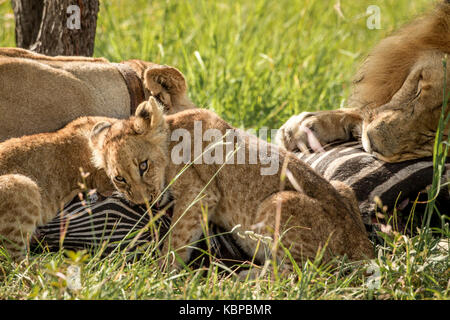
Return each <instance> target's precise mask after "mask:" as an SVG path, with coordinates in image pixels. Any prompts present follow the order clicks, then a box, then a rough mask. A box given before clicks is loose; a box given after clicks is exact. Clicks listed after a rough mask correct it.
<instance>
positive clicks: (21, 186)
mask: <svg viewBox="0 0 450 320" xmlns="http://www.w3.org/2000/svg"><path fill="white" fill-rule="evenodd" d="M40 219H41V195H40V192H39V187H38V186H37V184H36V183H35V182H34V181H33V180H31V179H30V178H28V177H26V176H23V175H19V174H8V175H3V176H0V243H1V244H3V246H4V247H5V248H6V249H7V250H8V252H9V254H10V255H11V257H12V258H13V259H19V258H21V257H23V256H24V254H25V249H26V245H27V243H28V241H29V238H30V237H31V236H32V234H33V232H34V231H35V229H36V226H37V224H38V223H39V221H40Z"/></svg>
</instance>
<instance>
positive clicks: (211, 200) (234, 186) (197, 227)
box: [91, 98, 373, 267]
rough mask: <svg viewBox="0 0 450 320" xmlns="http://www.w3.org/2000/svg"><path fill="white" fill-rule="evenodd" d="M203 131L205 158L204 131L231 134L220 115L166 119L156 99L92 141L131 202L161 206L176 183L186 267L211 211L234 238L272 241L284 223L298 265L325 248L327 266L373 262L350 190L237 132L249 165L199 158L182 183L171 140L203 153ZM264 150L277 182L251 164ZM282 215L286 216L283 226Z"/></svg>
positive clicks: (193, 113)
mask: <svg viewBox="0 0 450 320" xmlns="http://www.w3.org/2000/svg"><path fill="white" fill-rule="evenodd" d="M199 123H201V132H200V139H201V140H202V142H201V146H202V150H203V151H205V150H207V147H208V146H209V145H211V141H204V140H205V139H202V137H203V136H204V135H203V133H205V132H206V130H208V129H216V130H219V132H220V133H221V134H222V135H225V134H226V131H227V130H233V127H231V126H230V125H229V124H227V123H226V122H225V121H223V120H222V119H221V118H219V117H218V116H217V115H216V114H214V113H213V112H210V111H207V110H204V109H195V110H188V111H183V112H180V113H177V114H174V115H170V116H164V115H163V113H162V111H161V109H160V107H159V105H158V103H157V102H156V100H154V99H152V98H151V99H150V100H149V102H144V103H142V104H141V105H140V106H139V107H138V109H137V111H136V115H135V116H134V117H131V118H130V119H128V120H120V121H117V122H114V123H109V122H100V123H98V124H97V125H96V126H95V128H94V129H93V133H92V135H91V146H92V148H93V150H94V161H95V163H96V164H97V166H98V167H100V168H104V169H105V171H106V173H107V175H108V176H109V177H110V178H111V180H112V181H113V183H114V185H115V186H116V188H117V189H118V190H119V191H121V192H122V193H123V194H124V195H125V196H126V197H128V198H129V199H130V200H131V201H133V202H135V203H144V201H145V200H146V199H148V200H149V201H150V202H151V201H154V200H155V199H157V198H158V197H160V196H161V199H163V198H165V196H164V195H161V193H162V191H163V190H164V189H165V187H166V186H167V185H168V183H169V182H171V181H173V180H174V179H175V181H174V182H173V184H172V185H171V186H170V188H169V192H170V194H171V196H172V197H173V199H174V200H175V207H174V212H173V218H172V225H173V229H172V234H171V242H170V243H171V246H172V248H174V249H175V250H176V252H177V254H178V255H179V256H180V258H181V259H182V260H183V261H184V262H187V261H188V260H189V256H190V252H191V249H190V248H189V244H191V243H192V242H194V241H196V240H198V239H199V238H200V237H201V234H202V225H201V219H202V211H203V212H204V211H205V209H206V210H207V213H208V217H209V219H210V220H212V221H213V222H214V223H216V224H217V225H220V226H222V227H223V228H225V229H226V230H232V229H233V228H234V227H235V226H237V225H240V227H239V228H237V230H236V228H235V230H236V232H238V231H239V230H240V231H246V230H249V231H253V232H255V233H257V234H260V235H263V236H266V237H267V236H270V237H273V235H274V233H273V232H274V230H275V229H276V226H277V223H279V226H280V233H279V234H280V240H281V243H282V244H283V246H284V247H286V248H288V249H289V250H290V253H291V254H292V256H293V258H294V259H295V260H296V261H298V262H302V261H304V260H305V259H307V258H310V259H311V258H312V259H313V258H314V257H315V256H316V253H317V251H318V250H319V249H320V248H323V247H324V246H326V249H325V253H324V258H325V260H330V259H331V258H332V257H333V256H336V255H347V256H348V257H349V258H350V259H351V260H361V259H365V258H370V257H372V256H373V249H372V246H371V243H370V242H369V240H368V237H367V234H366V231H365V229H364V225H363V223H362V220H361V217H360V214H359V210H358V207H357V205H356V200H355V199H354V196H353V194H352V192H351V191H350V189H349V188H348V187H346V186H345V185H343V184H340V183H333V184H331V183H329V182H327V181H326V180H325V179H324V178H322V177H321V176H319V175H318V174H317V173H315V172H314V171H313V170H312V169H311V168H310V167H309V166H308V165H306V164H305V163H303V162H302V161H300V160H298V159H297V158H295V157H294V156H293V155H292V154H290V153H289V152H286V151H284V149H279V148H278V147H277V146H275V145H271V144H267V143H265V142H263V141H262V140H259V139H257V138H256V137H253V136H250V135H247V134H245V133H243V132H241V131H236V132H238V134H240V137H239V139H240V140H241V141H242V145H241V148H244V150H245V155H246V157H247V158H246V162H245V163H244V164H239V163H232V161H230V163H228V162H227V164H225V165H222V164H216V163H212V164H205V163H204V162H205V161H203V162H202V163H201V162H199V161H194V158H195V156H194V157H192V158H191V159H189V160H190V161H192V164H190V165H189V166H188V167H187V169H186V170H185V171H183V172H182V173H181V174H180V175H179V176H178V177H176V176H177V175H178V174H179V173H180V172H181V171H182V169H183V168H184V167H185V164H184V163H180V161H178V160H179V159H177V161H173V159H174V157H175V155H177V151H179V147H180V142H179V141H172V140H174V136H177V137H180V135H179V132H180V131H178V132H177V133H176V134H175V135H172V133H174V132H176V130H177V129H183V130H181V131H183V132H185V133H189V134H185V138H186V137H187V139H188V143H187V144H185V145H184V146H185V150H194V149H196V148H198V146H199V145H198V142H197V141H194V140H196V139H198V138H199V137H198V134H199V132H198V128H199V127H200V126H198V124H199ZM195 135H197V136H195ZM175 140H177V139H175ZM184 142H185V143H186V141H184ZM261 145H265V146H266V147H268V148H269V150H268V151H269V153H271V154H272V155H277V157H278V161H279V164H280V165H279V170H277V171H276V172H275V174H272V175H261V168H262V167H263V165H262V164H260V163H257V164H250V163H249V161H248V160H247V159H248V157H249V155H250V154H251V153H252V152H255V148H258V146H261ZM222 146H223V145H222ZM215 150H216V151H215V152H217V150H218V149H217V148H216V149H215ZM171 158H172V159H171ZM287 158H288V159H287ZM285 160H287V170H288V172H289V173H290V177H291V180H292V182H290V180H289V179H286V182H285V186H284V188H283V189H282V190H280V185H281V184H280V181H281V178H282V173H281V171H282V165H283V163H284V162H285ZM234 162H236V161H234ZM298 190H301V191H298ZM199 195H200V196H199ZM199 199H200V200H199ZM277 208H281V211H280V212H281V215H280V220H279V222H277V210H278V211H279V209H277ZM235 239H236V241H237V243H238V244H239V245H240V246H241V247H242V248H243V250H244V251H246V252H247V254H249V255H250V256H252V255H253V254H254V252H255V250H256V248H257V244H258V242H257V241H255V240H254V239H250V238H246V237H244V238H242V237H240V236H235ZM168 243H169V242H168V241H167V240H166V241H165V243H164V246H163V252H167V251H168V250H169V245H168ZM277 252H278V255H279V256H277V259H282V258H283V255H284V252H283V250H278V251H277ZM256 258H257V259H258V260H259V261H261V262H262V261H263V260H264V259H265V252H264V249H262V248H261V249H260V250H259V251H258V252H257V253H256ZM175 267H179V265H178V264H177V265H175Z"/></svg>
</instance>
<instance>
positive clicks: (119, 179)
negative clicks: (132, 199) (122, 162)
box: [114, 176, 126, 183]
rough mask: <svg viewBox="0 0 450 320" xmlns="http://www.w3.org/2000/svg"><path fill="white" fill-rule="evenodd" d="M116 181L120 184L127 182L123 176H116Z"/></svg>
mask: <svg viewBox="0 0 450 320" xmlns="http://www.w3.org/2000/svg"><path fill="white" fill-rule="evenodd" d="M114 179H115V180H116V181H118V182H122V183H125V182H126V180H125V178H124V177H122V176H115V177H114Z"/></svg>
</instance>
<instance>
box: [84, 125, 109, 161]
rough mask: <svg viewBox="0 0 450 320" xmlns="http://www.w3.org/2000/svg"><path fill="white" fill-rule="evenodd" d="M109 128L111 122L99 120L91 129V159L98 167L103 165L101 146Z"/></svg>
mask: <svg viewBox="0 0 450 320" xmlns="http://www.w3.org/2000/svg"><path fill="white" fill-rule="evenodd" d="M110 128H111V123H109V122H107V121H101V122H98V123H96V124H95V125H94V127H93V128H92V130H91V134H90V137H89V143H90V145H91V148H92V153H93V156H92V161H93V162H94V165H95V166H96V167H98V168H104V167H105V163H104V158H103V154H102V152H101V150H102V147H103V143H104V142H105V137H106V134H107V133H108V131H109V129H110Z"/></svg>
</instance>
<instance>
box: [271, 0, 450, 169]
mask: <svg viewBox="0 0 450 320" xmlns="http://www.w3.org/2000/svg"><path fill="white" fill-rule="evenodd" d="M449 52H450V1H449V0H447V1H445V2H443V3H440V4H438V5H437V8H435V10H434V11H432V12H431V13H429V14H427V15H425V16H424V17H421V18H419V19H417V20H416V21H414V22H413V23H411V24H409V25H407V26H405V27H403V28H402V29H400V30H399V31H397V32H396V33H394V34H393V35H392V36H390V37H388V38H386V39H384V40H382V41H381V42H380V43H379V45H378V46H377V47H375V49H374V50H373V51H372V53H371V54H370V55H369V57H368V58H367V59H366V61H365V62H364V63H363V64H362V67H361V68H360V70H359V72H358V73H357V75H356V78H355V80H354V88H353V93H352V95H351V97H350V98H349V101H348V106H349V108H345V109H341V110H333V111H319V112H303V113H301V114H299V115H296V116H293V117H292V118H290V119H289V120H288V121H287V122H286V123H285V124H284V125H283V126H282V127H281V129H280V130H279V132H278V135H277V139H276V140H277V143H278V144H280V145H282V146H284V147H285V148H286V149H288V150H295V149H297V148H298V149H300V148H301V147H302V146H310V147H314V146H313V144H314V143H313V142H314V141H315V142H317V140H314V139H313V138H311V136H312V135H311V132H312V133H314V135H315V137H316V138H317V139H318V140H319V142H320V143H321V144H327V143H330V142H333V141H339V140H340V141H347V140H351V139H354V138H359V137H361V139H362V144H363V147H364V149H365V151H366V152H368V153H371V154H373V155H375V156H376V157H377V158H379V159H380V160H383V161H386V162H400V161H404V160H409V159H417V158H422V157H427V156H430V155H431V154H432V150H433V143H434V138H435V134H436V129H437V127H438V122H439V116H440V113H441V109H442V100H443V95H442V92H443V83H444V81H443V80H444V72H443V64H442V60H443V58H444V55H445V54H448V53H449ZM449 75H450V68H447V79H449V78H450V77H449ZM446 90H447V92H449V91H450V80H449V81H447V87H446ZM447 114H448V108H447ZM447 132H448V127H447V129H446V130H445V133H446V134H447Z"/></svg>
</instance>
